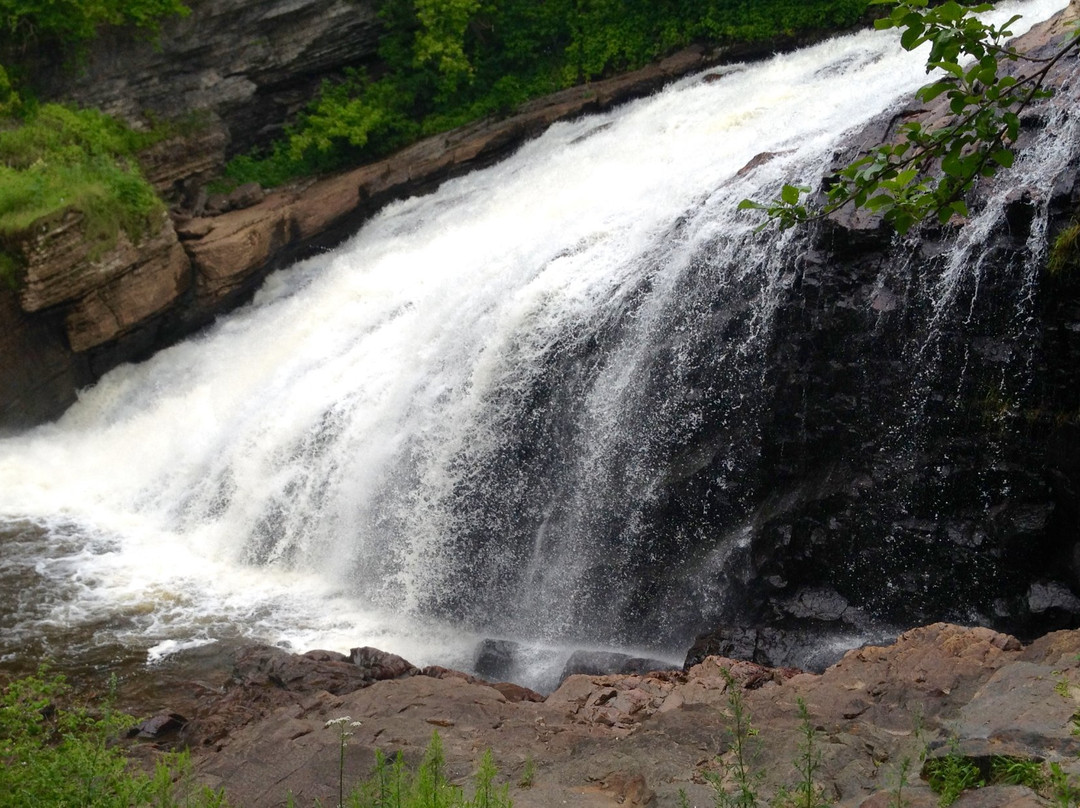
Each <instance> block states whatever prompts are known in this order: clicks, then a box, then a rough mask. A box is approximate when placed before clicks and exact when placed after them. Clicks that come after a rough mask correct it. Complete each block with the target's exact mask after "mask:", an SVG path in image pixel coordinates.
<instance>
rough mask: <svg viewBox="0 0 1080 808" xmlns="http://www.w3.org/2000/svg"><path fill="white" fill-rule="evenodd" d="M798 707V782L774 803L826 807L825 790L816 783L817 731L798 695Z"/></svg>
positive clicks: (785, 807)
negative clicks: (799, 736)
mask: <svg viewBox="0 0 1080 808" xmlns="http://www.w3.org/2000/svg"><path fill="white" fill-rule="evenodd" d="M796 703H797V705H798V709H799V734H800V735H801V736H802V737H801V738H800V739H799V756H798V757H797V758H796V759H795V771H796V772H797V773H798V775H799V779H798V782H797V783H796V784H795V785H794V786H793V787H792V788H790V789H787V790H786V791H785V793H784V794H783V796H782V797H781V798H780V799H778V800H774V805H777V806H783V808H826V807H827V806H828V805H829V804H830V803H829V801H828V800H827V799H826V798H825V791H824V789H822V787H821V786H820V785H818V784H817V781H816V778H817V773H818V770H819V769H820V768H821V751H820V750H819V749H818V745H817V743H816V739H817V731H816V730H815V729H814V725H813V723H812V722H811V720H810V710H809V708H807V706H806V701H804V700H803V698H802V697H801V696H800V697H799V698H798V699H796Z"/></svg>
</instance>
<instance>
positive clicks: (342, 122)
mask: <svg viewBox="0 0 1080 808" xmlns="http://www.w3.org/2000/svg"><path fill="white" fill-rule="evenodd" d="M868 6H869V0H756V2H754V3H748V2H746V1H745V0H698V2H693V3H690V2H685V0H547V1H546V2H544V3H537V2H536V0H500V2H498V3H481V2H479V0H422V1H421V0H379V15H380V18H381V20H382V25H383V32H382V35H381V38H380V42H379V56H380V59H381V62H382V69H381V71H380V75H378V76H374V75H373V76H370V77H369V76H368V75H366V74H365V73H363V72H362V71H355V70H354V71H345V72H344V73H343V74H342V75H340V76H338V77H336V78H335V79H331V80H327V81H325V82H324V83H323V85H322V89H321V90H320V92H319V95H318V96H317V97H316V98H315V99H314V100H313V101H312V102H311V103H310V104H309V105H308V107H307V108H306V109H305V110H304V111H303V112H302V113H301V114H300V115H299V116H298V117H297V118H296V119H295V120H293V121H292V123H291V124H290V126H289V127H288V129H287V130H286V133H285V137H284V138H282V139H281V140H278V141H277V142H276V143H274V144H272V145H271V146H270V147H269V148H268V149H265V150H261V151H255V152H252V153H249V154H246V155H239V156H237V157H236V158H234V159H233V160H232V161H231V162H230V163H229V165H228V166H227V168H226V178H225V184H224V185H223V188H224V187H226V186H228V185H239V184H241V183H245V182H258V183H260V184H261V185H263V186H264V187H272V186H276V185H281V184H283V183H285V182H288V181H289V180H291V179H295V178H297V177H303V176H310V175H312V174H321V173H325V172H328V171H334V170H338V169H342V168H345V167H348V166H352V165H358V164H361V163H365V162H368V161H371V160H375V159H378V158H380V157H382V156H384V155H386V154H389V153H391V152H393V151H395V150H397V149H400V148H401V147H403V146H405V145H408V144H409V143H412V142H415V141H416V140H418V139H419V138H422V137H426V136H428V135H434V134H436V133H438V132H443V131H446V130H449V129H453V128H455V127H458V126H461V125H463V124H466V123H469V122H471V121H474V120H478V119H481V118H484V117H486V116H489V115H505V114H508V113H510V112H512V111H513V110H514V109H515V108H516V107H517V106H519V105H520V104H522V103H524V102H525V101H528V100H530V99H532V98H536V97H538V96H541V95H545V94H547V93H552V92H555V91H557V90H561V89H563V88H566V87H570V86H573V85H577V84H582V83H585V82H588V81H591V80H594V79H600V78H604V77H607V76H610V75H614V74H616V73H619V72H622V71H627V70H633V69H635V68H638V67H642V66H643V65H645V64H648V63H649V62H651V61H653V60H655V59H658V58H660V57H662V56H663V55H664V54H666V53H670V52H672V51H674V50H677V49H678V48H680V47H684V46H686V45H688V44H690V43H693V42H705V43H711V44H714V45H716V44H719V45H730V44H735V43H752V42H763V41H769V40H771V39H773V38H775V37H784V36H794V35H797V34H800V33H805V32H807V31H813V30H835V29H839V28H845V27H848V26H851V25H854V24H855V23H856V22H857V21H858V20H860V19H861V18H862V17H863V15H864V14H865V13H866V11H867V8H868Z"/></svg>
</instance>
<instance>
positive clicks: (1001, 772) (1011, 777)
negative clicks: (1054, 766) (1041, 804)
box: [990, 755, 1046, 791]
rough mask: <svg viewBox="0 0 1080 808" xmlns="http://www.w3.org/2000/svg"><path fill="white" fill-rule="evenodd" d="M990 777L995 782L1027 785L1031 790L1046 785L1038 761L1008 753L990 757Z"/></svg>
mask: <svg viewBox="0 0 1080 808" xmlns="http://www.w3.org/2000/svg"><path fill="white" fill-rule="evenodd" d="M990 779H991V780H992V781H993V782H995V783H1004V784H1006V785H1011V786H1027V787H1028V788H1030V789H1031V790H1032V791H1039V790H1040V789H1042V788H1043V786H1045V785H1046V774H1045V772H1044V771H1043V767H1042V764H1041V763H1040V762H1039V761H1037V760H1031V759H1030V758H1018V757H1010V756H1008V755H994V757H993V758H991V759H990Z"/></svg>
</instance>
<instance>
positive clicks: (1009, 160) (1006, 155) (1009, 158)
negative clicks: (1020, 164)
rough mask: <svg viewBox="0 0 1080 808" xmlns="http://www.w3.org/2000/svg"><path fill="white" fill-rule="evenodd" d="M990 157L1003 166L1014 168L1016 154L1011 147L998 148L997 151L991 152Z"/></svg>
mask: <svg viewBox="0 0 1080 808" xmlns="http://www.w3.org/2000/svg"><path fill="white" fill-rule="evenodd" d="M990 159H991V160H993V161H994V162H995V163H997V164H998V165H999V166H1001V167H1002V168H1012V164H1013V161H1014V160H1015V159H1016V155H1014V154H1013V153H1012V151H1010V150H1009V149H997V150H996V151H992V152H990Z"/></svg>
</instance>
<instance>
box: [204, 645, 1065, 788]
mask: <svg viewBox="0 0 1080 808" xmlns="http://www.w3.org/2000/svg"><path fill="white" fill-rule="evenodd" d="M1040 642H1042V647H1041V648H1039V647H1036V646H1035V645H1033V646H1031V647H1029V648H1028V649H1022V648H1021V646H1020V644H1019V643H1018V642H1016V640H1015V639H1014V638H1012V637H1009V636H1007V635H1003V634H997V633H995V632H992V631H988V630H986V629H968V628H962V627H959V626H952V625H947V624H935V625H933V626H927V627H925V628H921V629H916V630H914V631H911V632H907V633H906V634H904V635H901V637H900V638H899V639H898V640H897V642H896V643H895V644H894V645H891V646H887V647H880V648H879V647H867V648H862V649H858V650H855V651H851V652H849V653H848V654H847V655H846V656H845V657H844V659H843V660H842V661H841V662H839V663H838V664H837V665H835V666H833V667H832V668H829V669H828V670H826V671H825V672H824V673H823V674H820V675H816V674H807V673H797V672H794V671H790V670H777V669H771V668H765V667H763V666H760V665H755V664H753V663H749V662H739V661H735V660H729V659H723V658H720V657H709V658H707V659H706V660H704V661H703V662H702V663H700V664H699V665H696V666H694V667H693V668H691V669H690V670H689V671H667V672H656V673H652V674H646V675H631V674H627V675H616V676H610V675H609V676H587V675H576V676H571V677H570V678H569V679H567V680H566V681H565V682H564V683H563V684H562V685H561V686H560V687H559V688H558V690H556V691H555V692H554V693H552V694H550V695H549V696H548V697H547V698H546V699H545V700H544V701H543V702H534V701H528V700H524V701H511V700H508V699H507V698H506V696H505V695H504V694H503V693H502V692H500V690H498V689H496V687H494V686H491V685H488V684H486V683H484V682H481V681H479V680H476V679H475V678H473V677H468V676H465V675H454V674H452V673H451V672H448V671H441V672H440V671H434V669H433V672H437V673H439V676H441V678H437V677H436V676H434V675H423V673H416V674H414V675H410V676H406V677H404V678H399V679H394V680H386V681H379V682H375V683H374V684H371V685H370V686H367V687H364V688H362V689H359V690H356V691H354V692H349V693H341V694H338V695H334V694H331V693H329V692H326V691H315V692H311V693H307V694H304V695H303V696H302V697H298V698H297V700H295V701H294V702H293V703H291V704H289V705H287V706H284V707H281V708H279V709H277V710H276V711H275V712H273V713H272V714H270V715H268V716H267V717H265V718H263V719H261V720H259V721H256V722H253V723H250V724H247V725H246V726H242V727H239V728H237V729H235V730H234V731H233V732H231V733H230V734H229V735H228V736H226V737H225V738H224V739H223V740H221V741H220V742H219V743H218V744H217V745H216V746H215V747H213V748H204V749H202V750H198V751H197V771H198V773H199V776H200V778H201V779H202V780H204V781H205V782H207V783H208V784H210V785H213V786H222V787H224V788H225V789H226V791H227V793H228V796H229V799H230V801H231V802H232V804H233V805H236V806H241V807H243V806H251V808H254V807H255V806H260V807H261V806H277V805H285V804H286V799H287V794H288V793H290V792H291V793H292V794H293V795H294V797H295V798H296V800H297V804H299V805H310V804H312V802H313V801H314V800H316V799H318V800H320V801H322V803H323V804H333V803H334V802H335V801H336V798H337V782H338V780H337V771H338V770H337V765H338V751H339V744H340V741H341V736H340V734H339V733H340V728H339V727H336V726H333V725H331V726H327V722H328V721H331V720H333V719H337V718H343V717H346V716H347V717H348V721H349V722H350V723H349V725H348V731H349V732H351V733H352V735H351V736H349V737H348V738H347V739H346V741H347V743H346V769H345V772H346V782H347V783H351V782H355V781H357V780H358V779H360V778H363V777H366V776H367V775H369V774H370V772H371V770H372V768H373V765H374V760H375V750H377V749H379V750H383V751H384V752H385V753H386V754H389V755H394V754H396V753H398V752H401V753H402V754H403V756H404V757H405V759H406V760H407V761H409V762H410V763H412V764H416V763H418V762H419V761H420V759H421V758H422V755H423V752H424V749H425V748H426V747H427V744H428V742H429V741H430V739H431V736H432V733H433V732H436V731H437V732H438V733H439V735H440V737H441V739H442V742H443V746H444V749H445V753H446V759H447V768H448V772H449V775H450V777H451V778H453V779H454V780H456V781H458V782H461V783H463V784H467V783H468V782H469V781H470V778H471V776H472V774H473V772H474V771H475V766H476V764H477V762H478V761H479V760H480V758H481V756H482V755H483V753H484V750H485V749H489V748H490V749H491V750H492V753H493V756H494V759H495V763H496V765H497V766H498V769H499V772H500V778H501V779H500V782H504V783H508V784H509V785H510V787H511V789H510V790H511V798H512V799H513V801H514V804H515V805H516V806H518V807H519V808H546V807H547V806H552V805H563V804H566V805H578V806H608V805H612V806H614V805H631V806H633V805H638V806H667V805H671V806H674V805H677V804H678V795H679V792H680V790H681V791H684V792H685V793H686V794H687V797H688V799H689V801H690V804H691V805H711V804H713V802H714V792H713V788H712V786H711V785H710V783H709V778H711V777H713V776H716V775H720V776H723V772H724V771H725V765H724V764H725V761H728V760H729V759H730V754H729V752H728V750H729V747H730V742H731V737H732V736H731V708H732V703H731V699H732V692H733V691H732V689H733V688H734V689H736V690H735V691H734V692H737V694H738V696H739V697H740V698H741V699H742V701H743V703H744V704H745V706H746V709H747V710H748V711H749V713H750V715H751V719H752V722H753V725H754V727H755V728H756V729H757V731H758V734H757V735H755V736H754V737H753V738H751V739H750V743H751V747H752V755H751V763H752V766H753V768H754V770H755V771H758V772H760V773H761V780H760V789H761V793H762V795H763V797H765V798H766V799H767V798H769V797H770V796H771V795H772V794H774V793H775V792H776V790H777V789H778V788H780V787H781V786H784V785H787V786H791V785H793V784H794V783H796V782H797V779H798V775H797V772H796V770H795V762H796V761H797V759H798V755H799V745H800V743H801V742H802V740H803V734H802V733H801V731H800V721H799V717H798V706H797V705H798V700H800V699H801V700H803V701H804V702H805V703H806V704H807V707H808V709H809V713H810V717H811V718H810V720H811V724H812V726H813V727H814V729H815V735H814V737H815V744H816V745H817V748H818V750H819V751H820V753H821V764H822V765H821V768H820V770H819V776H818V778H817V781H818V784H819V785H820V786H821V787H822V789H823V790H824V793H825V795H826V796H827V797H828V798H829V799H830V800H832V801H833V803H834V804H836V805H838V806H853V807H854V806H866V808H875V806H879V805H880V806H885V805H888V804H889V802H890V799H891V798H892V797H894V796H895V792H896V788H897V786H898V784H899V782H900V779H901V778H900V773H901V769H902V765H903V761H905V760H907V761H908V763H909V771H910V773H909V775H908V778H907V779H908V782H907V783H906V784H905V785H904V788H903V792H902V795H903V798H904V800H905V801H906V802H907V804H908V805H910V806H913V808H917V807H918V806H923V805H926V806H930V805H935V804H936V803H937V795H935V794H933V793H932V792H931V791H930V789H929V788H928V787H927V785H926V784H925V782H923V781H921V780H920V779H919V775H918V769H919V759H920V755H921V754H923V753H925V752H926V750H927V748H928V746H932V747H934V748H944V747H945V746H946V745H947V743H948V740H949V739H950V738H952V737H954V736H955V737H956V738H957V742H958V743H959V745H960V749H961V751H962V752H966V751H967V750H968V749H970V750H971V751H972V753H973V754H975V753H978V754H982V752H983V751H985V750H988V749H991V748H992V749H994V750H1000V751H1001V752H1003V753H1006V754H1017V755H1022V756H1027V757H1034V758H1038V759H1043V758H1047V759H1057V758H1061V759H1065V758H1067V757H1068V756H1071V755H1074V754H1075V753H1074V751H1073V750H1074V749H1075V748H1076V746H1075V739H1073V738H1072V736H1071V734H1070V733H1071V730H1072V726H1073V724H1072V715H1073V713H1074V711H1075V710H1076V706H1077V705H1076V697H1075V696H1074V693H1080V688H1073V685H1072V684H1071V683H1073V682H1076V683H1080V668H1078V666H1077V662H1076V657H1075V654H1073V655H1072V656H1071V657H1070V656H1069V655H1068V653H1066V652H1065V651H1064V650H1063V649H1067V648H1068V647H1070V646H1072V645H1074V644H1076V643H1080V631H1078V632H1059V633H1058V635H1056V636H1055V638H1054V639H1052V640H1047V641H1045V642H1043V641H1040ZM1063 654H1064V655H1063ZM1047 658H1052V659H1053V660H1054V662H1055V665H1054V666H1051V665H1048V664H1046V663H1047V661H1048V659H1047ZM1062 682H1064V683H1065V684H1062ZM1070 688H1073V689H1070ZM211 707H212V705H211ZM920 715H921V718H920ZM352 722H359V723H358V725H357V726H352V725H351V724H352ZM920 727H921V728H920ZM527 767H529V768H532V769H534V772H535V773H534V775H533V777H532V783H531V785H530V786H528V787H524V786H523V785H522V784H521V783H522V778H523V776H524V775H525V772H526V769H527ZM964 800H966V802H961V803H957V804H958V805H965V804H966V805H1001V806H1013V807H1014V808H1021V807H1022V806H1027V805H1042V804H1046V803H1045V802H1043V801H1042V800H1043V797H1040V796H1039V795H1037V794H1035V793H1034V792H1032V791H1030V790H1028V789H1023V788H1019V787H1009V788H1005V787H1000V786H994V787H992V788H987V789H983V790H981V791H979V792H977V793H974V794H971V795H970V796H965V797H964ZM972 800H976V801H974V802H973V801H972ZM982 800H990V801H982Z"/></svg>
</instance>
